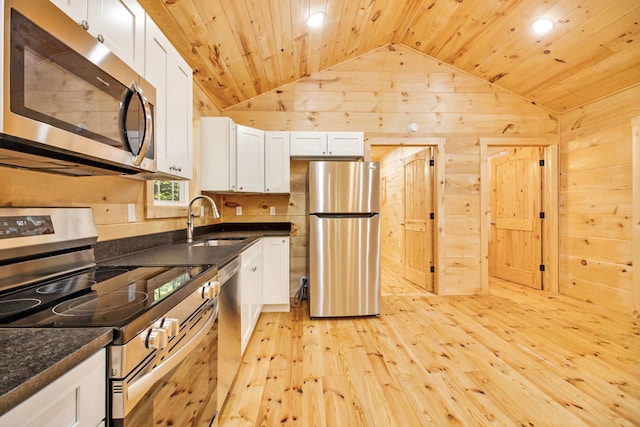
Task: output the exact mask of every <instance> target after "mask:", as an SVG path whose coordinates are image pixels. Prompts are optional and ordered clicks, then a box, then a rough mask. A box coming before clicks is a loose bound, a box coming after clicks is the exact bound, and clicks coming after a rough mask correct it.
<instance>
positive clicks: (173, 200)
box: [153, 181, 189, 205]
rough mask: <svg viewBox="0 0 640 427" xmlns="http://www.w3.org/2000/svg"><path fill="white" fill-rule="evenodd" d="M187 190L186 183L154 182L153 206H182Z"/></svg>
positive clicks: (185, 199) (185, 201) (185, 200)
mask: <svg viewBox="0 0 640 427" xmlns="http://www.w3.org/2000/svg"><path fill="white" fill-rule="evenodd" d="M188 193H189V189H188V187H187V182H186V181H154V182H153V200H154V204H155V205H184V204H186V203H187V197H188Z"/></svg>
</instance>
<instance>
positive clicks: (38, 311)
mask: <svg viewBox="0 0 640 427" xmlns="http://www.w3.org/2000/svg"><path fill="white" fill-rule="evenodd" d="M209 267H210V266H195V267H124V268H123V267H95V268H92V269H90V270H86V271H83V272H80V273H76V274H73V275H69V276H66V277H62V278H57V279H55V280H50V281H47V282H43V283H40V284H37V285H33V286H29V287H28V288H23V289H19V290H13V291H10V292H7V293H4V294H1V295H0V326H2V327H43V326H44V327H85V326H111V327H121V326H124V325H126V324H127V322H130V321H131V320H132V319H135V318H136V317H138V316H140V315H141V313H145V312H148V311H150V310H153V309H154V307H155V306H157V305H158V304H160V303H161V302H162V301H164V300H167V299H169V298H171V296H172V295H177V294H178V293H179V291H180V289H182V288H183V287H185V285H186V284H188V283H189V282H190V281H191V280H192V279H193V278H194V277H196V276H198V275H200V274H201V273H203V272H204V271H206V270H207V269H208V268H209Z"/></svg>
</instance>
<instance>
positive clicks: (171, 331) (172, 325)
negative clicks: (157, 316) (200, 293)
mask: <svg viewBox="0 0 640 427" xmlns="http://www.w3.org/2000/svg"><path fill="white" fill-rule="evenodd" d="M162 327H163V328H164V329H166V330H167V336H168V337H169V338H173V337H175V336H176V335H178V331H179V330H180V320H178V319H173V318H169V317H167V318H166V319H164V320H163V321H162Z"/></svg>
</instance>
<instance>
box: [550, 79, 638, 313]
mask: <svg viewBox="0 0 640 427" xmlns="http://www.w3.org/2000/svg"><path fill="white" fill-rule="evenodd" d="M638 99H640V87H634V88H632V89H628V90H626V91H624V92H621V93H619V94H616V95H612V96H609V97H607V98H605V99H602V100H600V101H597V102H594V103H592V104H588V105H586V106H583V107H581V108H578V109H576V110H573V111H571V112H568V113H566V114H564V115H562V116H561V118H560V284H559V285H560V292H561V293H563V294H566V295H570V296H572V297H575V298H578V299H581V300H584V301H590V302H593V303H596V304H598V305H601V306H604V307H607V308H611V309H614V310H617V311H621V312H624V313H631V312H633V311H635V312H636V313H637V312H638V311H639V310H640V307H638V306H637V305H638V302H637V300H636V302H635V303H634V302H633V301H634V292H636V293H637V292H638V287H639V283H640V280H638V279H639V278H638V277H637V275H638V273H637V272H636V273H635V275H634V267H633V258H632V256H633V255H632V254H633V250H632V247H633V238H632V236H633V227H634V225H633V223H632V218H633V190H634V186H638V185H640V182H638V181H637V180H636V181H635V182H634V180H633V175H632V170H633V167H634V165H633V164H632V158H633V156H632V153H633V150H632V148H633V147H632V120H633V119H634V118H637V117H639V116H640V103H639V102H638ZM635 167H636V168H638V167H640V165H635ZM636 189H637V188H636ZM636 215H637V213H636ZM636 271H637V270H636Z"/></svg>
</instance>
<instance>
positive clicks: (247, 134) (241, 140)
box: [236, 125, 264, 193]
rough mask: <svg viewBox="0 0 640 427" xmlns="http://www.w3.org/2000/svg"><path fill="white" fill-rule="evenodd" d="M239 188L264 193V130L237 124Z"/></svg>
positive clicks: (241, 190)
mask: <svg viewBox="0 0 640 427" xmlns="http://www.w3.org/2000/svg"><path fill="white" fill-rule="evenodd" d="M237 128H238V130H237V135H236V156H237V163H236V174H237V189H238V191H240V192H246V193H264V131H262V130H259V129H254V128H250V127H248V126H242V125H237Z"/></svg>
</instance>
